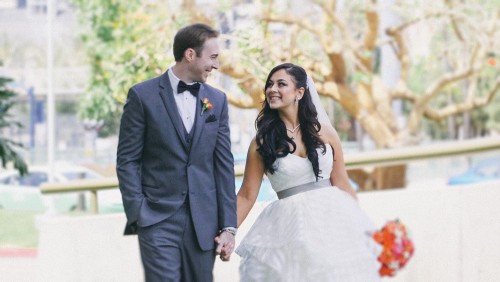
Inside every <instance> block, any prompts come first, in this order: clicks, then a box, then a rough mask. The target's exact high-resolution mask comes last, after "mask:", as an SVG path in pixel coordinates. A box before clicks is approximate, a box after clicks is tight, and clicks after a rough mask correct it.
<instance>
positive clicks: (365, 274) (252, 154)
mask: <svg viewBox="0 0 500 282" xmlns="http://www.w3.org/2000/svg"><path fill="white" fill-rule="evenodd" d="M311 92H312V96H311ZM265 95H266V101H265V103H264V107H263V109H262V111H261V112H260V113H259V115H258V117H257V120H256V127H257V134H256V137H255V139H254V140H252V143H251V145H250V147H249V149H248V155H247V163H246V167H245V174H244V180H243V184H242V187H241V189H240V190H239V192H238V197H237V212H238V226H239V225H240V224H241V223H242V222H243V220H244V219H245V218H246V217H247V215H248V213H249V212H250V210H251V208H252V206H253V205H254V203H255V200H256V198H257V195H258V193H259V189H260V185H261V182H262V178H263V175H264V173H265V174H266V175H267V177H268V178H269V180H270V182H271V184H272V187H273V189H274V190H275V191H276V192H277V194H278V198H279V200H277V201H275V202H272V203H270V204H269V205H268V206H267V207H266V208H265V209H264V210H263V211H262V213H261V214H260V215H259V217H258V218H257V220H256V221H255V223H254V225H253V226H252V227H251V229H250V231H249V232H248V233H247V235H246V236H245V238H243V240H242V241H241V243H240V244H239V246H238V248H237V249H236V253H237V254H238V255H240V256H241V264H240V280H241V281H259V282H262V281H301V282H302V281H321V282H324V281H341V282H346V281H359V282H370V281H379V279H380V276H379V274H378V269H379V266H380V265H379V263H378V262H377V256H378V252H379V250H380V248H379V247H378V245H376V243H375V241H373V240H372V239H371V236H370V232H373V231H374V230H375V228H374V226H373V225H372V223H371V222H370V220H369V219H368V217H367V216H366V215H365V214H364V212H363V211H362V210H361V209H360V207H359V205H358V203H357V200H356V194H355V192H354V190H353V188H352V187H351V185H350V183H349V179H348V176H347V172H346V169H345V165H344V160H343V153H342V147H341V143H340V139H339V137H338V134H337V132H336V131H335V129H334V128H333V126H331V124H330V123H329V121H328V119H326V122H325V121H324V120H321V119H319V120H318V113H317V110H318V111H320V110H321V111H323V112H324V109H323V108H322V107H321V106H320V104H319V97H317V96H318V95H317V92H316V90H315V88H314V85H313V83H312V80H311V79H308V77H307V74H306V72H305V71H304V69H303V68H301V67H299V66H296V65H293V64H282V65H279V66H277V67H275V68H274V69H273V70H271V72H270V73H269V76H268V78H267V81H266V86H265ZM314 99H316V100H314ZM313 100H314V101H313ZM315 103H316V107H315V105H314V104H315ZM317 108H318V109H317ZM323 112H321V113H322V114H324V113H323ZM323 119H324V118H323ZM320 121H321V123H320Z"/></svg>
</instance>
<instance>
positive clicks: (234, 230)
mask: <svg viewBox="0 0 500 282" xmlns="http://www.w3.org/2000/svg"><path fill="white" fill-rule="evenodd" d="M222 232H228V233H231V234H233V236H236V233H237V232H238V228H236V227H224V228H222V230H221V233H222Z"/></svg>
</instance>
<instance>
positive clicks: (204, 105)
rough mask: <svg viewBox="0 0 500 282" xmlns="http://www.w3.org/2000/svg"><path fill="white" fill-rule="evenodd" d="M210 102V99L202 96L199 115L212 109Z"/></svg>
mask: <svg viewBox="0 0 500 282" xmlns="http://www.w3.org/2000/svg"><path fill="white" fill-rule="evenodd" d="M212 107H213V106H212V103H210V101H209V100H208V98H204V99H203V100H201V114H200V116H201V115H203V113H204V112H205V111H208V110H211V109H212Z"/></svg>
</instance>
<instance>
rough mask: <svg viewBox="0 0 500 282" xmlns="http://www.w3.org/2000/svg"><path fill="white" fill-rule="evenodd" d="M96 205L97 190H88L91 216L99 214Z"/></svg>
mask: <svg viewBox="0 0 500 282" xmlns="http://www.w3.org/2000/svg"><path fill="white" fill-rule="evenodd" d="M97 203H98V202H97V190H90V212H92V213H93V214H97V213H99V208H98V206H97Z"/></svg>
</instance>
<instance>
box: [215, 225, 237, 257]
mask: <svg viewBox="0 0 500 282" xmlns="http://www.w3.org/2000/svg"><path fill="white" fill-rule="evenodd" d="M234 237H235V236H234V235H233V234H231V233H230V232H227V231H224V232H222V233H221V234H220V235H219V236H217V237H215V242H216V243H217V248H216V249H215V253H216V254H217V255H218V256H220V259H221V260H222V261H229V259H230V258H231V254H232V252H233V250H234V246H235V238H234Z"/></svg>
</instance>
